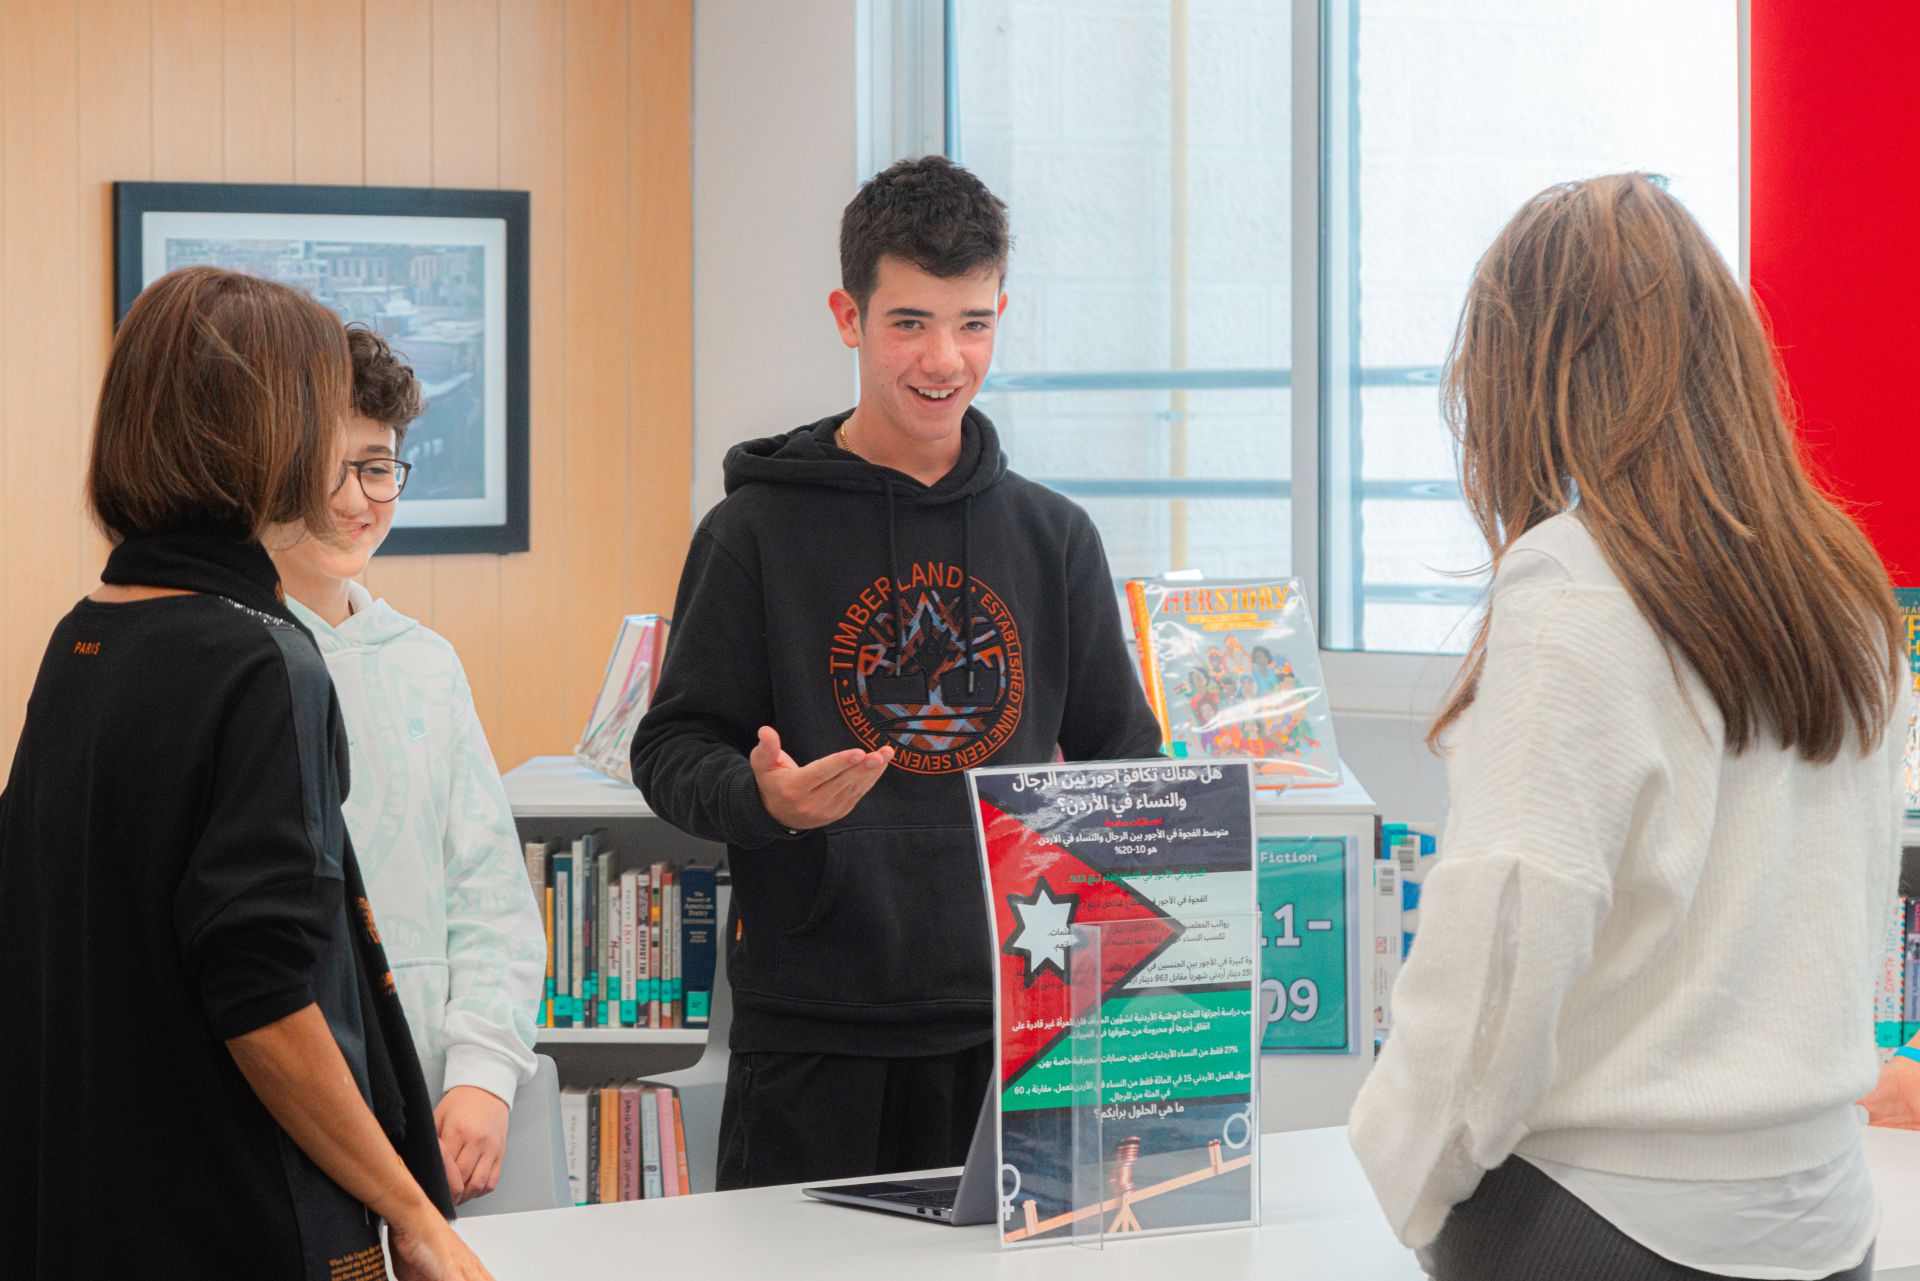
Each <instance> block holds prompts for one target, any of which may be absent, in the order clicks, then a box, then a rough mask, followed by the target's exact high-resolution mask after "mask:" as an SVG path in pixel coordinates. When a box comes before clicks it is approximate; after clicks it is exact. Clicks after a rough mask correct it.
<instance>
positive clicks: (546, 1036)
mask: <svg viewBox="0 0 1920 1281" xmlns="http://www.w3.org/2000/svg"><path fill="white" fill-rule="evenodd" d="M534 1040H535V1042H536V1043H537V1044H539V1045H541V1046H543V1047H544V1046H549V1045H705V1044H706V1043H707V1031H706V1029H705V1028H679V1027H670V1028H657V1027H543V1028H535V1029H534Z"/></svg>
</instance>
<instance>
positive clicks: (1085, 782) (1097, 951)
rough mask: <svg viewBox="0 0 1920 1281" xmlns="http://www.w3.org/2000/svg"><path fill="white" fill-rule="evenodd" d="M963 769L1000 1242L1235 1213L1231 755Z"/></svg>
mask: <svg viewBox="0 0 1920 1281" xmlns="http://www.w3.org/2000/svg"><path fill="white" fill-rule="evenodd" d="M967 780H968V787H969V790H970V793H971V797H972V801H973V812H974V816H975V834H976V837H977V840H978V844H979V849H980V856H981V860H982V865H983V868H984V871H985V886H986V890H987V900H988V901H987V910H988V914H989V917H990V919H991V921H992V928H993V945H994V958H993V961H994V968H995V984H994V1035H995V1044H996V1050H997V1052H998V1058H997V1069H998V1070H997V1074H996V1077H995V1083H994V1086H993V1087H992V1098H993V1099H994V1100H995V1102H996V1103H997V1107H998V1126H997V1134H998V1139H999V1154H998V1155H999V1168H1000V1215H999V1221H1000V1234H1001V1242H1002V1244H1003V1245H1005V1246H1009V1247H1018V1246H1029V1245H1042V1244H1054V1243H1071V1244H1078V1245H1098V1244H1099V1243H1100V1242H1102V1241H1103V1240H1105V1241H1116V1242H1117V1241H1119V1240H1122V1239H1125V1238H1126V1237H1129V1236H1133V1235H1141V1236H1146V1235H1159V1234H1163V1233H1172V1232H1191V1231H1197V1230H1207V1229H1214V1228H1229V1227H1248V1226H1254V1225H1256V1224H1257V1223H1258V1221H1259V1186H1260V1183H1259V1168H1258V1161H1259V1146H1260V1145H1259V1134H1260V1116H1259V1079H1258V1066H1259V1058H1258V1050H1259V1040H1260V1035H1261V1025H1260V1022H1259V1018H1258V1011H1257V1003H1258V997H1259V986H1260V959H1261V958H1260V957H1259V955H1258V950H1259V949H1258V944H1259V937H1258V935H1259V930H1260V918H1259V904H1258V902H1257V896H1256V881H1255V862H1254V849H1255V846H1254V812H1253V796H1254V792H1253V769H1252V763H1251V762H1249V761H1242V760H1215V761H1173V760H1167V759H1164V758H1157V759H1154V760H1143V761H1107V762H1094V763H1082V764H1075V765H1051V766H1029V767H1012V768H993V769H978V770H972V771H970V772H969V773H968V775H967Z"/></svg>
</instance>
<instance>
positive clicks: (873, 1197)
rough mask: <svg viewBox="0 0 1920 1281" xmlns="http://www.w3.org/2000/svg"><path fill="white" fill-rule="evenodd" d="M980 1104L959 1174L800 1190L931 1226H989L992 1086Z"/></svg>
mask: <svg viewBox="0 0 1920 1281" xmlns="http://www.w3.org/2000/svg"><path fill="white" fill-rule="evenodd" d="M996 1084H997V1082H995V1083H993V1084H989V1086H988V1088H987V1094H986V1097H985V1098H983V1099H982V1100H981V1101H980V1118H979V1120H977V1121H975V1122H974V1124H973V1140H972V1142H970V1143H969V1144H968V1145H967V1163H966V1164H965V1165H964V1166H962V1167H961V1169H960V1173H959V1174H958V1175H952V1174H936V1175H928V1176H927V1177H925V1178H917V1179H882V1180H877V1181H875V1182H872V1183H841V1184H836V1185H834V1186H832V1187H824V1188H801V1189H800V1190H801V1191H802V1192H804V1193H806V1194H807V1195H808V1196H810V1197H813V1198H815V1199H816V1200H820V1201H829V1202H832V1203H833V1204H834V1205H851V1206H856V1207H858V1208H859V1209H862V1210H882V1211H885V1212H886V1213H888V1214H904V1215H907V1216H908V1217H909V1218H916V1219H925V1220H927V1221H929V1222H931V1223H948V1224H952V1225H954V1226H955V1227H969V1226H971V1225H973V1224H976V1223H992V1222H993V1220H994V1206H995V1203H996V1202H997V1201H998V1200H999V1199H1000V1194H999V1193H1000V1178H999V1174H1000V1172H999V1170H998V1169H996V1168H995V1167H996V1166H997V1165H998V1164H999V1146H1000V1143H999V1135H998V1134H996V1133H995V1125H994V1121H995V1117H994V1107H993V1091H994V1085H996Z"/></svg>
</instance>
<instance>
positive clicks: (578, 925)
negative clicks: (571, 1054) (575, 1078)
mask: <svg viewBox="0 0 1920 1281" xmlns="http://www.w3.org/2000/svg"><path fill="white" fill-rule="evenodd" d="M591 839H592V838H590V837H584V836H583V837H580V838H579V839H577V840H575V841H574V843H573V868H574V884H573V892H572V893H571V894H569V895H568V896H567V1008H568V1012H569V1013H571V1014H572V1015H573V1016H574V1018H575V1020H576V1021H577V1022H579V1023H580V1024H581V1025H583V1026H584V1025H585V1023H586V1019H585V1010H584V1009H583V1007H582V1005H581V1001H582V998H583V996H584V994H585V992H586V987H587V975H586V969H587V958H586V956H585V950H586V947H585V940H584V939H583V938H582V937H581V935H582V933H583V931H584V930H585V928H586V913H587V903H586V895H585V894H583V893H582V892H581V884H580V883H581V882H582V881H584V880H585V879H586V874H587V863H588V858H587V850H588V848H589V845H590V843H591Z"/></svg>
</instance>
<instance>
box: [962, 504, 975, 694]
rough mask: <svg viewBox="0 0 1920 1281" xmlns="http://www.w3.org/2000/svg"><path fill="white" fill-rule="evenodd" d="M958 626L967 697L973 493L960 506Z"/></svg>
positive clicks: (969, 685) (970, 658)
mask: <svg viewBox="0 0 1920 1281" xmlns="http://www.w3.org/2000/svg"><path fill="white" fill-rule="evenodd" d="M960 593H961V594H960V626H961V628H962V630H964V631H965V632H966V636H967V644H966V650H967V697H968V698H972V697H973V495H972V494H968V495H967V496H966V498H965V499H963V500H962V501H961V506H960Z"/></svg>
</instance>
